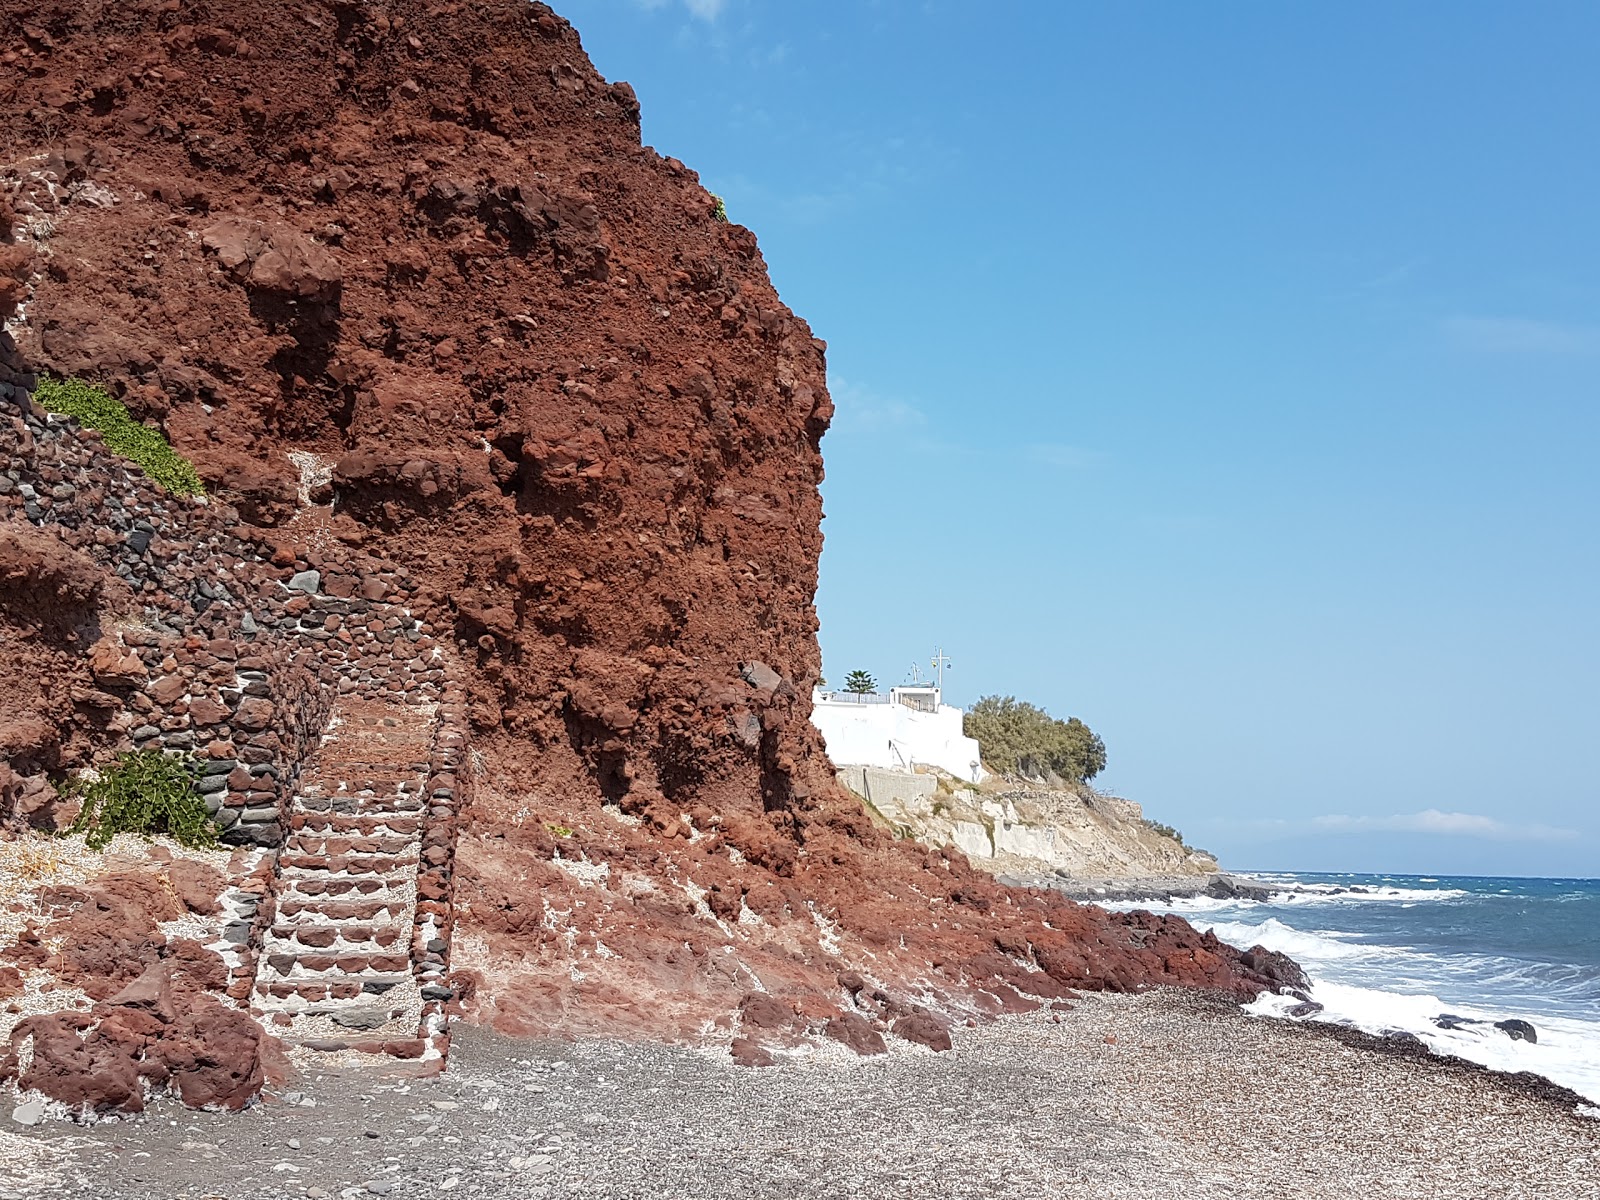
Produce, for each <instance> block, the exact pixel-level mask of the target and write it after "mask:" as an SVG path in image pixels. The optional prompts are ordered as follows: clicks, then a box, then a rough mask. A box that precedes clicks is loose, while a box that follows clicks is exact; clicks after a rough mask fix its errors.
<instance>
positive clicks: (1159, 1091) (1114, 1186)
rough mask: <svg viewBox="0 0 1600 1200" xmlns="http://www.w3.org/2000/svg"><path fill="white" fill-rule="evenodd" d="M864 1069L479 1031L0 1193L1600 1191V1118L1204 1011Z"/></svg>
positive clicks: (842, 1058)
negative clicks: (439, 1067) (427, 1062)
mask: <svg viewBox="0 0 1600 1200" xmlns="http://www.w3.org/2000/svg"><path fill="white" fill-rule="evenodd" d="M1113 1039H1114V1040H1113ZM847 1055H848V1052H845V1051H843V1050H842V1048H841V1049H840V1053H839V1054H838V1055H835V1054H832V1053H826V1054H821V1055H816V1056H813V1057H810V1058H808V1059H806V1060H804V1061H795V1062H790V1063H786V1064H784V1065H781V1066H779V1067H776V1068H771V1069H766V1070H752V1069H745V1068H736V1067H733V1066H732V1065H730V1064H729V1062H728V1060H727V1058H726V1056H725V1055H724V1054H720V1053H719V1054H712V1053H709V1052H697V1051H692V1050H683V1049H675V1048H671V1047H662V1046H623V1045H618V1044H614V1043H605V1042H582V1043H548V1042H541V1043H530V1042H512V1041H508V1040H505V1039H502V1038H498V1037H494V1036H492V1035H488V1034H485V1033H483V1032H481V1031H476V1030H472V1029H466V1028H463V1029H459V1030H458V1031H457V1034H456V1040H455V1046H454V1051H453V1054H452V1065H451V1069H450V1071H449V1073H448V1074H447V1075H446V1076H444V1077H443V1078H439V1079H432V1080H411V1081H405V1080H400V1079H394V1078H389V1079H384V1078H380V1077H376V1076H374V1075H371V1074H363V1073H361V1072H360V1071H340V1072H327V1073H324V1074H323V1075H322V1076H321V1077H316V1076H311V1077H308V1078H306V1079H304V1080H302V1081H301V1082H300V1083H298V1084H296V1085H295V1086H297V1087H299V1088H301V1089H302V1090H303V1092H304V1101H302V1102H301V1103H299V1104H291V1103H286V1102H284V1099H280V1100H279V1101H277V1102H272V1103H267V1104H263V1105H260V1106H257V1107H256V1108H254V1109H251V1110H249V1111H247V1112H245V1113H243V1114H238V1115H233V1116H226V1115H220V1114H207V1113H191V1112H186V1111H184V1110H182V1109H180V1108H178V1107H176V1106H175V1105H171V1104H169V1103H162V1104H160V1105H158V1106H156V1107H155V1108H153V1109H152V1111H151V1112H150V1113H149V1114H147V1115H146V1116H145V1117H144V1118H141V1119H139V1120H135V1121H125V1122H116V1123H105V1124H101V1125H98V1126H94V1127H90V1128H76V1127H74V1126H72V1125H70V1124H67V1123H65V1122H56V1121H51V1122H46V1123H45V1124H43V1125H40V1126H37V1127H35V1128H29V1129H19V1128H18V1127H16V1126H15V1125H14V1124H13V1126H12V1131H11V1132H7V1133H5V1134H4V1135H3V1136H0V1156H3V1161H4V1163H5V1178H4V1180H0V1195H4V1196H13V1195H14V1196H45V1195H48V1196H52V1197H59V1198H61V1200H67V1198H73V1197H90V1196H92V1197H96V1198H100V1197H107V1198H110V1197H115V1198H117V1200H122V1198H126V1200H144V1198H147V1197H149V1198H155V1197H160V1198H162V1200H169V1198H170V1200H178V1198H185V1200H201V1198H203V1197H204V1198H211V1200H255V1198H258V1197H292V1198H298V1197H313V1198H317V1197H342V1198H344V1200H358V1198H359V1200H366V1198H368V1197H371V1196H374V1195H390V1196H395V1197H399V1198H404V1197H412V1196H429V1197H433V1196H436V1195H441V1194H453V1195H454V1196H460V1197H463V1198H464V1200H465V1198H467V1197H472V1198H477V1197H485V1198H491V1200H492V1198H507V1200H509V1198H513V1197H515V1198H516V1200H546V1198H554V1197H567V1196H586V1197H617V1198H620V1197H638V1198H641V1200H642V1198H645V1197H649V1198H651V1200H655V1198H664V1197H696V1198H709V1197H741V1198H744V1197H754V1198H769V1197H770V1198H773V1200H776V1198H778V1197H783V1198H784V1200H789V1198H792V1197H807V1198H813V1197H814V1198H825V1197H854V1196H860V1195H866V1196H871V1197H873V1198H874V1200H877V1198H880V1197H917V1198H919V1200H930V1198H942V1197H989V1196H1000V1195H1003V1196H1007V1197H1059V1196H1075V1197H1076V1196H1082V1197H1103V1198H1106V1200H1118V1198H1123V1197H1127V1198H1138V1200H1154V1198H1158V1197H1178V1198H1182V1200H1189V1198H1200V1200H1203V1198H1208V1197H1219V1198H1220V1197H1229V1198H1230V1200H1232V1198H1240V1197H1261V1198H1263V1200H1265V1198H1267V1197H1271V1198H1273V1200H1281V1198H1282V1197H1285V1196H1297V1197H1312V1198H1323V1197H1327V1198H1335V1197H1337V1198H1341V1200H1342V1198H1345V1197H1360V1198H1362V1200H1379V1198H1387V1197H1397V1198H1398V1197H1406V1198H1411V1197H1419V1198H1433V1197H1459V1198H1462V1200H1468V1198H1470V1200H1487V1198H1491V1197H1526V1198H1528V1200H1596V1198H1597V1197H1600V1120H1593V1119H1589V1118H1586V1117H1582V1116H1578V1115H1575V1114H1574V1111H1573V1107H1572V1105H1571V1103H1570V1102H1562V1100H1561V1099H1560V1098H1559V1097H1556V1098H1551V1097H1550V1096H1548V1095H1541V1094H1540V1089H1538V1088H1537V1087H1531V1086H1529V1085H1528V1083H1527V1081H1526V1080H1523V1081H1520V1082H1519V1081H1518V1080H1516V1079H1510V1078H1507V1077H1503V1076H1493V1075H1490V1074H1489V1073H1487V1072H1484V1071H1481V1070H1479V1069H1476V1068H1472V1067H1469V1066H1463V1065H1460V1064H1456V1063H1452V1062H1449V1061H1445V1060H1439V1059H1421V1060H1419V1059H1411V1058H1404V1057H1396V1056H1392V1055H1387V1054H1383V1053H1379V1052H1376V1051H1374V1050H1372V1049H1370V1048H1368V1047H1365V1046H1356V1045H1347V1044H1345V1043H1344V1042H1342V1041H1340V1040H1339V1039H1338V1038H1336V1037H1332V1036H1328V1035H1326V1034H1323V1033H1319V1032H1317V1031H1316V1030H1315V1029H1314V1028H1312V1027H1300V1026H1291V1025H1286V1024H1283V1023H1279V1022H1271V1021H1266V1020H1260V1019H1255V1018H1250V1017H1246V1016H1244V1015H1243V1014H1240V1013H1239V1012H1238V1010H1237V1009H1235V1008H1233V1007H1232V1006H1230V1005H1227V1004H1225V1003H1223V1002H1221V1001H1218V1000H1216V999H1213V998H1210V997H1205V996H1196V995H1193V994H1187V993H1181V992H1161V993H1155V994H1152V995H1149V996H1144V997H1138V998H1134V997H1121V996H1086V997H1084V998H1083V999H1082V1000H1080V1001H1075V1002H1074V1009H1073V1011H1072V1012H1070V1013H1066V1014H1062V1015H1061V1019H1060V1023H1059V1024H1057V1023H1055V1022H1054V1021H1053V1019H1052V1014H1049V1013H1038V1014H1034V1015H1033V1016H1030V1017H1023V1018H1016V1019H1012V1020H1008V1021H1005V1022H1002V1023H998V1024H995V1025H990V1026H987V1027H984V1028H981V1029H968V1030H962V1031H960V1032H959V1034H958V1039H957V1043H956V1049H955V1050H954V1051H953V1052H952V1053H950V1054H948V1055H942V1056H939V1055H934V1054H933V1053H931V1052H929V1051H924V1050H921V1049H920V1048H915V1047H909V1048H902V1049H898V1050H897V1051H896V1052H895V1053H893V1054H891V1055H888V1056H886V1057H884V1058H879V1059H870V1060H860V1059H856V1058H854V1056H853V1055H851V1056H847ZM292 1098H293V1094H290V1095H289V1096H288V1097H286V1098H285V1099H292ZM305 1101H310V1102H311V1103H306V1102H305ZM8 1188H9V1189H11V1190H7V1189H8Z"/></svg>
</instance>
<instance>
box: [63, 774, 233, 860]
mask: <svg viewBox="0 0 1600 1200" xmlns="http://www.w3.org/2000/svg"><path fill="white" fill-rule="evenodd" d="M198 771H199V763H197V762H196V761H195V760H194V759H192V758H174V757H171V756H169V755H166V754H163V753H162V752H161V751H159V750H134V751H130V752H128V753H126V754H119V755H117V762H116V765H115V766H113V767H110V768H108V769H106V770H105V771H104V772H102V773H101V775H100V778H99V779H97V780H95V781H94V782H93V783H84V782H83V781H82V780H74V781H73V782H72V783H69V784H67V785H66V786H65V787H63V788H62V793H63V794H64V795H76V796H80V797H82V799H83V808H82V810H80V811H79V813H78V818H77V820H75V821H73V823H72V826H71V827H70V828H69V829H68V830H67V831H66V832H67V834H74V833H82V834H84V835H85V837H84V842H85V844H86V845H88V846H89V847H90V848H91V849H93V850H104V849H105V848H106V845H107V844H108V843H109V842H110V841H111V839H112V838H114V837H116V836H117V834H119V833H137V834H139V835H140V836H141V837H149V836H150V835H151V834H152V833H164V834H166V835H167V836H168V837H170V838H171V839H172V840H173V841H175V842H177V843H178V844H179V845H180V846H188V847H190V848H191V849H205V848H207V847H211V846H215V845H216V844H217V827H216V826H215V825H214V824H212V822H211V818H210V817H209V816H208V815H207V814H206V802H205V800H204V799H202V798H201V796H200V793H199V792H198V791H196V790H195V780H196V778H197V775H198Z"/></svg>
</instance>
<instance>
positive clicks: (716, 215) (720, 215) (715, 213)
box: [711, 195, 728, 225]
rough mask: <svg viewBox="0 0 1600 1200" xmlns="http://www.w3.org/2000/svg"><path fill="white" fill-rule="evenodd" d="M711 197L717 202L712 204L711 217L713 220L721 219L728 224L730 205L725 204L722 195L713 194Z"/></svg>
mask: <svg viewBox="0 0 1600 1200" xmlns="http://www.w3.org/2000/svg"><path fill="white" fill-rule="evenodd" d="M711 199H712V200H713V201H714V202H715V203H713V204H712V206H711V219H712V220H713V221H721V222H722V223H723V224H724V225H726V224H727V223H728V206H727V205H725V204H723V202H722V197H721V196H718V195H713V196H712V197H711Z"/></svg>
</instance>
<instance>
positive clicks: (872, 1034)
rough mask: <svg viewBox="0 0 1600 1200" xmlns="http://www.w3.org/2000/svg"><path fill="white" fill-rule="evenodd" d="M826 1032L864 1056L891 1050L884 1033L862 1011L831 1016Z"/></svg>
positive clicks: (885, 1052)
mask: <svg viewBox="0 0 1600 1200" xmlns="http://www.w3.org/2000/svg"><path fill="white" fill-rule="evenodd" d="M824 1032H825V1033H827V1035H828V1036H829V1037H831V1038H833V1039H834V1040H835V1041H838V1042H843V1043H844V1044H845V1045H846V1046H849V1047H850V1049H852V1050H854V1051H855V1052H856V1053H857V1054H860V1055H863V1056H866V1055H870V1054H887V1053H888V1052H889V1047H888V1046H887V1045H885V1044H884V1040H883V1035H882V1034H881V1033H879V1032H878V1031H877V1030H876V1029H874V1028H873V1027H872V1025H871V1023H870V1022H869V1021H868V1020H867V1019H866V1018H865V1017H863V1016H862V1015H861V1014H860V1013H841V1014H839V1015H838V1016H837V1017H831V1018H829V1020H828V1025H827V1028H826V1029H825V1030H824Z"/></svg>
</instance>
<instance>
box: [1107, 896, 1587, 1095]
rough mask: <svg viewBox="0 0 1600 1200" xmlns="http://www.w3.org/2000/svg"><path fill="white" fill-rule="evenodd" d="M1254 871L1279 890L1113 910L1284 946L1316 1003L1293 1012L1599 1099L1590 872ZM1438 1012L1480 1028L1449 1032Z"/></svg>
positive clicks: (1273, 1001)
mask: <svg viewBox="0 0 1600 1200" xmlns="http://www.w3.org/2000/svg"><path fill="white" fill-rule="evenodd" d="M1253 877H1254V878H1255V879H1256V880H1258V881H1260V882H1261V883H1263V884H1265V885H1266V886H1267V887H1270V888H1273V889H1276V890H1275V891H1274V893H1273V895H1272V898H1271V899H1270V900H1267V901H1264V902H1263V901H1248V900H1212V899H1208V898H1204V897H1201V898H1197V899H1194V900H1175V901H1172V902H1170V903H1168V904H1160V905H1152V904H1149V903H1143V904H1118V905H1115V906H1113V907H1116V908H1119V909H1123V910H1127V909H1132V908H1152V909H1154V910H1155V911H1158V912H1175V913H1178V914H1180V915H1182V916H1184V917H1186V918H1187V919H1188V920H1189V921H1190V922H1191V923H1192V924H1193V925H1195V927H1196V928H1199V929H1210V930H1213V931H1214V932H1215V933H1216V935H1217V936H1218V937H1219V938H1221V939H1222V940H1223V941H1225V942H1228V943H1229V944H1230V945H1234V946H1238V947H1239V948H1241V949H1248V948H1249V947H1251V946H1255V945H1261V946H1265V947H1266V948H1267V949H1269V950H1278V951H1282V952H1283V953H1284V954H1287V955H1289V956H1290V957H1291V958H1293V959H1295V960H1296V961H1297V962H1299V964H1300V965H1301V966H1302V967H1304V968H1305V972H1306V975H1307V976H1308V977H1309V978H1310V980H1311V988H1310V991H1309V994H1310V997H1311V999H1312V1000H1315V1001H1316V1002H1317V1003H1319V1004H1321V1005H1322V1006H1323V1009H1322V1011H1321V1012H1319V1013H1316V1014H1314V1015H1313V1016H1310V1017H1306V1018H1300V1019H1304V1020H1312V1021H1332V1022H1339V1023H1343V1024H1347V1025H1353V1026H1355V1027H1357V1028H1359V1029H1364V1030H1366V1031H1367V1032H1369V1033H1376V1034H1389V1033H1400V1032H1404V1033H1410V1034H1414V1035H1415V1036H1416V1037H1418V1038H1421V1039H1422V1041H1423V1042H1424V1043H1426V1044H1427V1046H1428V1047H1429V1048H1430V1049H1431V1050H1433V1051H1435V1052H1436V1053H1439V1054H1453V1055H1457V1056H1459V1057H1461V1058H1466V1059H1470V1060H1472V1061H1473V1062H1477V1063H1481V1064H1483V1065H1484V1066H1486V1067H1490V1068H1492V1069H1494V1070H1497V1071H1533V1072H1535V1073H1537V1074H1539V1075H1543V1076H1544V1077H1545V1078H1546V1079H1550V1080H1552V1081H1554V1082H1556V1083H1559V1084H1561V1085H1563V1086H1565V1087H1569V1088H1571V1089H1572V1090H1573V1091H1575V1092H1577V1093H1578V1094H1579V1095H1581V1096H1584V1097H1585V1098H1586V1099H1587V1100H1589V1101H1590V1103H1591V1105H1594V1106H1600V880H1594V879H1489V878H1480V877H1451V876H1422V875H1320V874H1318V875H1313V874H1272V873H1260V872H1257V873H1255V874H1254V876H1253ZM1298 1003H1299V1001H1298V1000H1296V999H1295V998H1293V997H1287V996H1271V995H1264V996H1262V997H1261V998H1259V999H1258V1000H1257V1001H1256V1002H1255V1003H1254V1004H1252V1005H1250V1006H1248V1008H1247V1011H1249V1012H1252V1013H1256V1014H1258V1015H1261V1016H1267V1017H1282V1018H1284V1019H1293V1018H1288V1017H1287V1016H1286V1015H1285V1014H1286V1012H1287V1010H1288V1009H1289V1008H1291V1007H1293V1006H1294V1005H1296V1004H1298ZM1444 1015H1450V1016H1453V1017H1459V1018H1465V1019H1466V1020H1467V1021H1469V1022H1476V1023H1475V1024H1466V1023H1462V1024H1459V1025H1458V1027H1457V1028H1455V1029H1446V1028H1443V1027H1442V1026H1441V1024H1440V1022H1439V1017H1441V1016H1444ZM1511 1019H1518V1020H1523V1021H1527V1022H1528V1023H1529V1024H1531V1025H1533V1027H1534V1029H1535V1030H1536V1031H1537V1036H1538V1041H1537V1042H1536V1043H1529V1042H1527V1041H1519V1040H1514V1039H1512V1038H1511V1037H1509V1036H1507V1035H1506V1034H1505V1033H1504V1032H1502V1031H1501V1030H1499V1029H1497V1028H1495V1022H1497V1021H1505V1020H1511ZM1450 1023H1451V1024H1454V1022H1450ZM1585 1112H1586V1115H1591V1116H1600V1107H1591V1108H1587V1109H1586V1110H1585Z"/></svg>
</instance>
